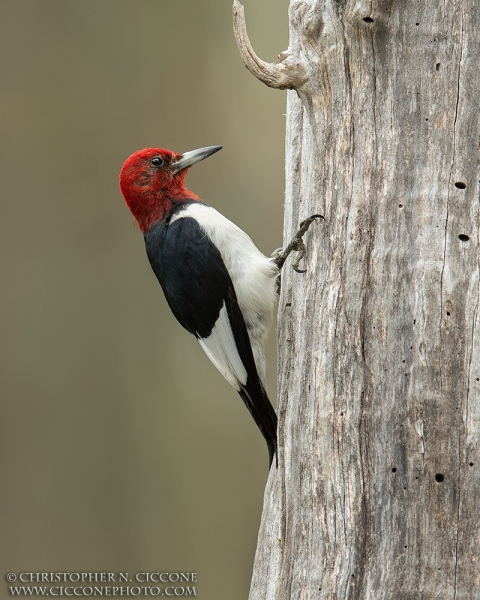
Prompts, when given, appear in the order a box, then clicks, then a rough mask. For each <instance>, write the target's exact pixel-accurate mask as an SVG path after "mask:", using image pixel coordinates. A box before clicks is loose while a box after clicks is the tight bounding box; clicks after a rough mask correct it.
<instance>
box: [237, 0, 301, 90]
mask: <svg viewBox="0 0 480 600" xmlns="http://www.w3.org/2000/svg"><path fill="white" fill-rule="evenodd" d="M233 31H234V33H235V39H236V40H237V46H238V49H239V50H240V56H241V57H242V60H243V64H244V65H245V67H246V68H247V69H248V70H249V71H250V73H252V74H253V75H255V77H256V78H257V79H259V80H260V81H262V82H263V83H264V84H265V85H268V87H271V88H275V89H278V90H285V89H299V88H300V87H301V86H302V85H303V84H304V83H305V82H306V81H307V74H306V69H305V68H304V66H303V64H302V62H301V60H299V59H298V57H296V56H295V54H294V53H292V52H291V51H290V50H287V51H285V52H282V53H281V54H280V55H279V58H280V60H281V61H282V62H281V63H279V64H273V63H267V62H265V61H264V60H262V59H261V58H259V57H258V56H257V55H256V54H255V52H254V50H253V48H252V44H251V43H250V39H249V37H248V33H247V26H246V23H245V11H244V7H243V5H242V4H240V2H239V1H238V0H234V3H233Z"/></svg>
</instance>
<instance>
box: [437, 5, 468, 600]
mask: <svg viewBox="0 0 480 600" xmlns="http://www.w3.org/2000/svg"><path fill="white" fill-rule="evenodd" d="M460 10H461V20H462V25H461V29H460V58H459V63H458V77H457V100H456V103H455V118H454V121H453V160H452V170H451V173H450V181H449V184H450V185H449V189H448V199H447V216H448V200H450V188H451V184H452V183H453V181H452V173H453V167H454V164H455V161H456V150H457V139H456V138H457V118H458V105H459V102H460V78H461V74H462V58H463V34H464V23H463V10H462V9H460ZM446 244H447V231H446V226H445V249H446ZM444 266H445V263H444ZM442 278H443V271H442ZM442 287H443V286H442ZM442 316H443V293H442ZM474 323H475V321H474ZM468 385H469V381H467V389H468ZM467 400H468V392H467ZM457 420H458V418H457ZM457 426H458V494H457V531H456V540H455V559H454V560H455V565H454V576H453V599H454V600H455V599H456V597H457V567H458V540H459V535H460V500H461V489H462V468H461V457H462V451H461V443H462V440H461V437H462V428H461V427H460V424H459V423H457Z"/></svg>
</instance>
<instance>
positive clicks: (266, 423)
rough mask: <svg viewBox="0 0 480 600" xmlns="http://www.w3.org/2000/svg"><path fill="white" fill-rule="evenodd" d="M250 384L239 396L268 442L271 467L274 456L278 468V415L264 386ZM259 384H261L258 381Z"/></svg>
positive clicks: (243, 388)
mask: <svg viewBox="0 0 480 600" xmlns="http://www.w3.org/2000/svg"><path fill="white" fill-rule="evenodd" d="M257 381H258V380H257ZM249 383H250V382H249V381H247V384H246V385H245V386H244V387H242V389H241V390H240V392H239V394H240V396H241V398H242V400H243V402H244V403H245V406H246V407H247V408H248V411H249V412H250V414H251V415H252V417H253V420H254V421H255V423H256V424H257V427H258V428H259V429H260V431H261V432H262V435H263V437H264V438H265V441H266V442H267V448H268V458H269V467H271V466H272V462H273V457H274V456H275V458H276V462H275V464H276V466H277V467H278V455H277V415H276V413H275V411H274V409H273V406H272V405H271V403H270V400H269V399H268V396H267V393H266V392H265V390H264V389H263V386H262V385H261V384H260V385H253V386H251V385H250V386H249ZM258 383H260V382H259V381H258ZM252 388H253V389H252Z"/></svg>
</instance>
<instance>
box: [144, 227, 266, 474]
mask: <svg viewBox="0 0 480 600" xmlns="http://www.w3.org/2000/svg"><path fill="white" fill-rule="evenodd" d="M145 246H146V250H147V255H148V259H149V261H150V264H151V266H152V269H153V271H154V273H155V275H156V276H157V279H158V281H159V283H160V285H161V286H162V289H163V291H164V294H165V298H166V300H167V302H168V304H169V306H170V308H171V310H172V312H173V314H174V315H175V317H176V319H177V320H178V322H179V323H180V324H181V325H182V326H183V327H184V328H185V329H187V330H188V331H189V332H190V333H193V334H194V335H195V336H196V337H197V338H198V339H199V340H202V341H208V338H209V337H210V336H211V334H212V331H213V330H214V328H215V326H216V325H217V322H218V321H219V317H220V313H221V311H222V308H223V307H224V306H225V309H226V314H227V315H228V326H229V327H228V329H229V334H230V335H231V336H232V337H233V339H230V340H228V339H227V340H225V345H226V346H227V347H229V346H230V345H232V346H234V347H235V349H236V352H237V353H238V356H239V358H240V360H241V363H242V364H243V367H244V369H245V371H246V377H245V378H244V379H243V380H242V381H239V382H238V384H239V387H240V390H239V393H240V396H241V397H242V400H243V401H244V403H245V405H246V406H247V408H248V410H249V412H250V414H251V415H252V417H253V419H254V421H255V423H256V424H257V426H258V428H259V429H260V431H261V432H262V434H263V436H264V438H265V440H266V442H267V446H268V451H269V456H270V464H271V462H272V460H273V455H274V454H275V453H276V449H277V434H276V431H277V416H276V414H275V411H274V409H273V407H272V405H271V404H270V401H269V399H268V396H267V394H266V392H265V390H264V388H263V385H262V383H261V381H260V378H259V376H258V372H257V367H256V364H255V359H254V357H253V352H252V347H251V344H250V338H249V336H248V331H247V327H246V325H245V320H244V318H243V315H242V312H241V310H240V307H239V305H238V301H237V296H236V293H235V289H234V286H233V283H232V281H231V278H230V275H229V273H228V271H227V269H226V267H225V264H224V262H223V260H222V256H221V254H220V252H219V250H218V249H217V248H216V246H215V245H214V244H213V243H212V241H211V240H210V239H209V238H208V237H207V236H206V234H205V232H204V231H203V229H202V228H201V227H200V225H199V224H198V222H197V221H196V220H195V219H193V218H191V217H183V218H179V219H176V220H174V221H173V223H168V222H166V221H162V222H161V223H157V224H155V225H153V227H152V228H151V229H150V230H149V231H147V232H146V233H145ZM227 335H228V333H227ZM210 358H211V357H210ZM212 360H213V359H212ZM226 362H228V361H226ZM217 366H218V365H217ZM223 366H224V367H225V368H228V366H229V365H228V364H225V365H223ZM230 366H231V365H230ZM218 368H219V369H220V367H218ZM220 370H221V369H220Z"/></svg>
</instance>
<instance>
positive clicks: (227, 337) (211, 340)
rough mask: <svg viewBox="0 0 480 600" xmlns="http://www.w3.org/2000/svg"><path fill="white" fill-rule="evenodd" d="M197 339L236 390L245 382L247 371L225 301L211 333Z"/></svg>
mask: <svg viewBox="0 0 480 600" xmlns="http://www.w3.org/2000/svg"><path fill="white" fill-rule="evenodd" d="M198 341H199V342H200V345H201V346H202V348H203V349H204V351H205V354H206V355H207V356H208V358H209V359H210V360H211V361H212V363H213V364H214V365H215V366H216V367H217V369H218V370H219V371H220V373H221V374H222V375H223V376H224V377H225V379H226V380H227V381H228V383H230V384H231V385H233V387H234V388H235V389H236V390H237V392H238V391H239V390H240V386H241V385H245V384H246V383H247V371H246V370H245V367H244V366H243V363H242V360H241V358H240V356H239V354H238V351H237V346H236V344H235V338H234V337H233V332H232V328H231V327H230V321H229V319H228V314H227V309H226V308H225V303H224V304H223V308H222V310H221V311H220V314H219V316H218V319H217V322H216V323H215V327H214V328H213V329H212V333H211V334H210V335H209V336H208V338H203V339H199V340H198Z"/></svg>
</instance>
